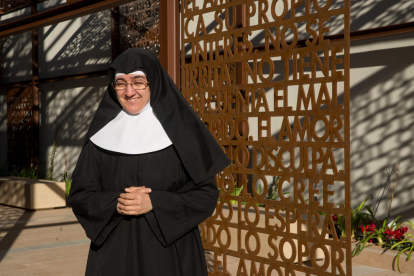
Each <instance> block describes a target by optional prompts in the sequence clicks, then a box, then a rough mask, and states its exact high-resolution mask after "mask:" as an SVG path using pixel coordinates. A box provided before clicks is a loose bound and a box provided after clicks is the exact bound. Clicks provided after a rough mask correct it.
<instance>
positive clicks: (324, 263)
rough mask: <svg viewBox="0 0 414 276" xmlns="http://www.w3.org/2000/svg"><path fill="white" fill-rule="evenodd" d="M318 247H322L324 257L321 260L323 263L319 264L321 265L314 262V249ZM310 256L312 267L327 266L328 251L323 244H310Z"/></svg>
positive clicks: (325, 267)
mask: <svg viewBox="0 0 414 276" xmlns="http://www.w3.org/2000/svg"><path fill="white" fill-rule="evenodd" d="M318 248H320V249H322V251H323V254H324V255H325V256H324V258H323V260H324V262H323V265H321V266H320V265H318V263H317V262H316V249H318ZM310 258H311V262H312V265H313V266H314V267H317V268H320V269H322V270H326V269H327V268H328V266H329V263H330V256H329V251H328V249H327V248H326V246H324V245H317V244H312V247H311V250H310Z"/></svg>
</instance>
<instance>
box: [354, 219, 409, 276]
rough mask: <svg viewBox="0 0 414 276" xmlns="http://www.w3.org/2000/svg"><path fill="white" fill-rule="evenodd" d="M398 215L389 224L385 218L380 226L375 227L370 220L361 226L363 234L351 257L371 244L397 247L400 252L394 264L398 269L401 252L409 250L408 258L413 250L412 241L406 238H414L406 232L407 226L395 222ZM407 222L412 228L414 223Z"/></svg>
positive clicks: (388, 247)
mask: <svg viewBox="0 0 414 276" xmlns="http://www.w3.org/2000/svg"><path fill="white" fill-rule="evenodd" d="M400 217H401V216H399V217H397V218H396V219H395V220H394V221H393V222H392V223H391V224H390V225H388V224H387V219H385V220H384V222H383V224H382V227H380V228H377V226H376V224H375V223H373V222H372V221H370V223H369V224H368V225H364V226H361V231H362V234H363V236H362V237H360V241H359V242H358V243H357V244H356V246H355V248H354V250H353V251H352V257H354V256H357V255H359V254H360V253H361V251H362V250H363V249H364V248H367V247H369V246H371V245H372V244H377V245H381V246H382V247H383V248H387V249H397V250H399V251H400V252H399V253H398V255H397V258H396V264H397V268H398V271H400V268H399V258H400V256H401V254H402V253H404V252H405V251H407V250H410V251H409V254H408V257H407V260H409V259H410V256H411V252H412V251H413V250H414V241H412V240H408V238H414V236H413V235H411V234H409V233H407V231H408V227H403V226H401V223H397V221H398V219H399V218H400ZM407 223H409V224H410V225H411V226H412V227H413V228H414V225H413V224H412V223H411V222H410V221H407ZM400 272H401V271H400Z"/></svg>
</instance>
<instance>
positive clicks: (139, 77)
mask: <svg viewBox="0 0 414 276" xmlns="http://www.w3.org/2000/svg"><path fill="white" fill-rule="evenodd" d="M132 79H143V80H146V79H147V78H146V77H145V76H136V77H132Z"/></svg>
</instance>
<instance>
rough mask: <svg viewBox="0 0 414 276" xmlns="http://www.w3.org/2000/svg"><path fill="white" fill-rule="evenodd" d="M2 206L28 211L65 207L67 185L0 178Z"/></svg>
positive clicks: (55, 182) (38, 180)
mask: <svg viewBox="0 0 414 276" xmlns="http://www.w3.org/2000/svg"><path fill="white" fill-rule="evenodd" d="M0 204H5V205H10V206H14V207H19V208H23V209H28V210H39V209H50V208H57V207H65V206H66V197H65V183H64V182H59V181H51V180H43V179H30V178H23V177H14V176H10V177H0Z"/></svg>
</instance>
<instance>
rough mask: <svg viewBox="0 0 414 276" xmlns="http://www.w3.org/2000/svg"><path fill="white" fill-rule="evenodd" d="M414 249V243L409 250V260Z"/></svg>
mask: <svg viewBox="0 0 414 276" xmlns="http://www.w3.org/2000/svg"><path fill="white" fill-rule="evenodd" d="M413 249H414V244H413V245H412V246H411V247H410V252H408V257H407V261H409V260H410V258H411V252H413Z"/></svg>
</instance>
